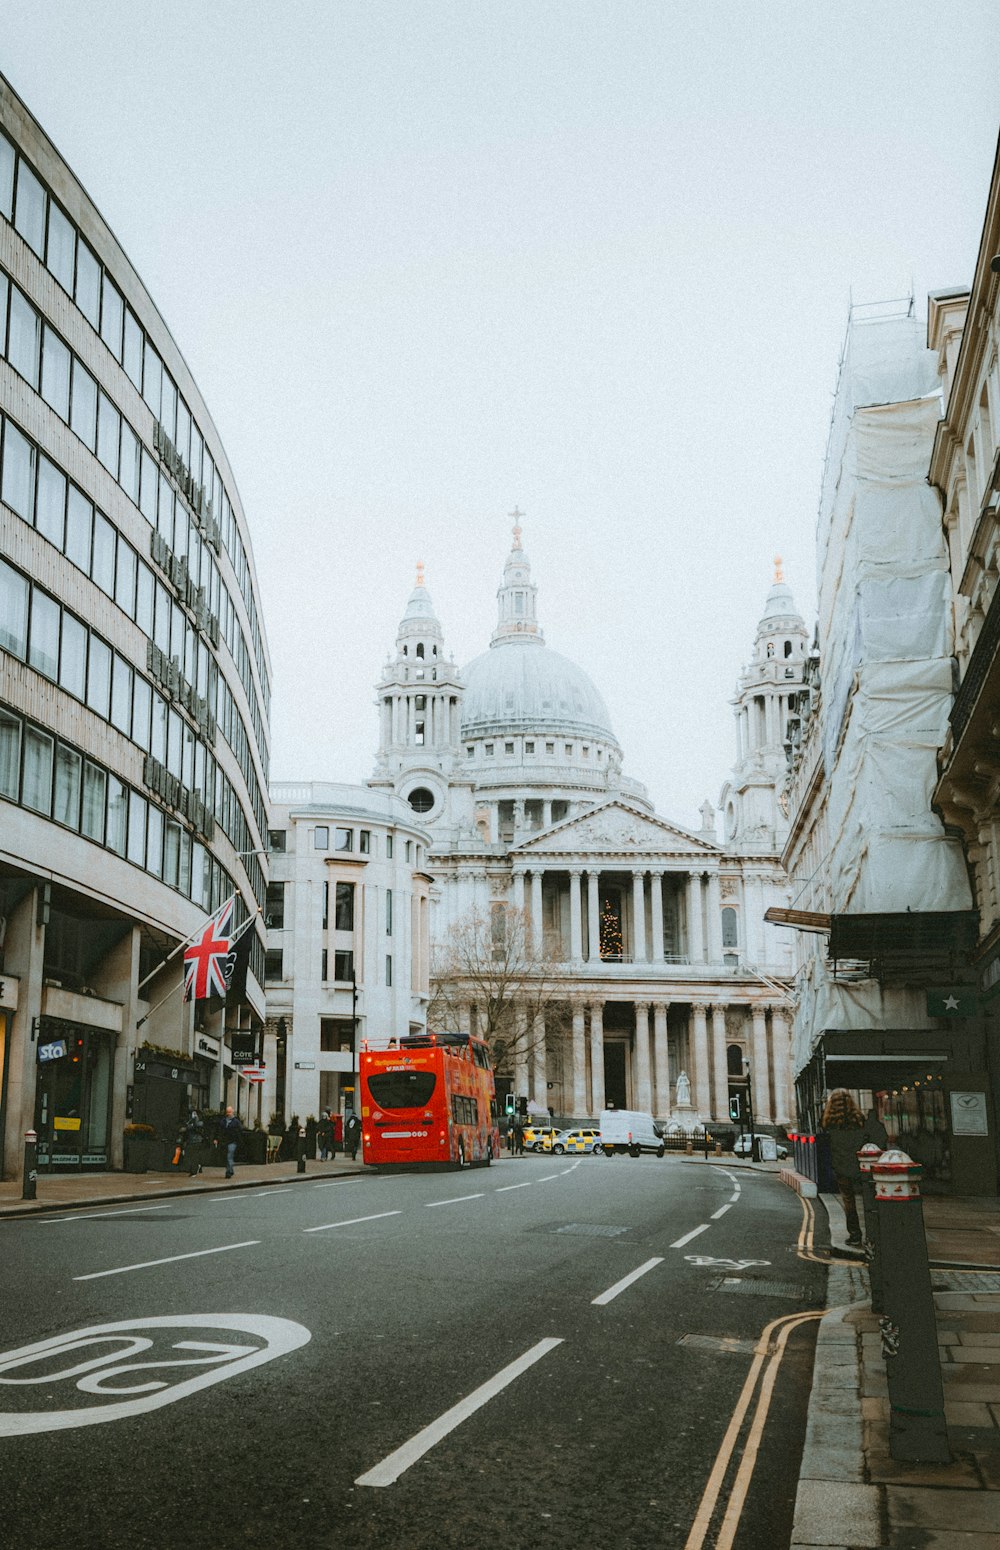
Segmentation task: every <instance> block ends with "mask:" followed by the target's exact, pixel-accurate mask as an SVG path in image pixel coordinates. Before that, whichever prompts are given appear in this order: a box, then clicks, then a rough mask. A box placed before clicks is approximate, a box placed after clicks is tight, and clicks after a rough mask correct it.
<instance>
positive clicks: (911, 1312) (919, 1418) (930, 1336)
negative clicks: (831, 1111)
mask: <svg viewBox="0 0 1000 1550" xmlns="http://www.w3.org/2000/svg"><path fill="white" fill-rule="evenodd" d="M922 1172H923V1169H922V1168H921V1167H920V1164H919V1163H915V1162H914V1161H913V1159H912V1157H907V1155H906V1153H905V1152H901V1151H898V1150H896V1149H895V1148H892V1149H890V1150H888V1151H885V1152H883V1153H882V1156H881V1157H880V1158H879V1160H878V1162H877V1163H874V1164H873V1165H872V1175H873V1178H874V1181H875V1209H876V1211H877V1212H878V1219H879V1225H878V1232H879V1254H880V1257H881V1261H882V1298H883V1304H884V1308H885V1312H884V1313H883V1315H882V1317H881V1318H880V1320H879V1328H880V1329H881V1331H882V1355H883V1356H884V1357H885V1367H886V1377H887V1379H888V1383H889V1452H890V1453H891V1454H892V1457H893V1458H894V1459H907V1460H910V1461H912V1462H917V1463H925V1464H932V1463H933V1464H948V1463H950V1462H951V1449H950V1448H949V1446H948V1429H947V1427H946V1425H945V1419H944V1386H943V1384H942V1382H941V1363H940V1358H939V1356H938V1335H937V1320H936V1318H935V1314H934V1294H933V1292H932V1291H931V1272H930V1265H929V1263H928V1258H927V1237H926V1234H925V1232H924V1208H923V1204H922V1202H921V1199H920V1184H919V1179H920V1175H921V1173H922Z"/></svg>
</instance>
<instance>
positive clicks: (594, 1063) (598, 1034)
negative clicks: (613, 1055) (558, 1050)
mask: <svg viewBox="0 0 1000 1550" xmlns="http://www.w3.org/2000/svg"><path fill="white" fill-rule="evenodd" d="M590 1090H591V1101H592V1104H593V1109H594V1113H595V1115H596V1114H600V1112H601V1110H602V1109H603V1108H604V1002H603V1001H592V1002H591V1003H590Z"/></svg>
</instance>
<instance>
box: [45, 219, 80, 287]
mask: <svg viewBox="0 0 1000 1550" xmlns="http://www.w3.org/2000/svg"><path fill="white" fill-rule="evenodd" d="M45 262H46V264H48V266H49V273H50V274H53V275H55V277H56V279H57V280H58V281H59V284H60V285H61V286H62V288H63V290H64V291H67V292H68V293H69V295H70V296H72V294H73V273H74V270H75V269H76V232H75V230H74V228H73V223H72V221H68V220H67V219H66V217H65V215H63V213H62V211H61V210H60V208H59V206H58V205H57V204H55V203H54V202H53V201H52V200H51V199H50V200H49V240H48V245H47V247H46V249H45Z"/></svg>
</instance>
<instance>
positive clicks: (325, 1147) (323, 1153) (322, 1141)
mask: <svg viewBox="0 0 1000 1550" xmlns="http://www.w3.org/2000/svg"><path fill="white" fill-rule="evenodd" d="M316 1140H317V1141H318V1142H319V1160H320V1162H326V1161H327V1159H328V1157H329V1156H330V1152H331V1150H333V1147H334V1140H333V1120H332V1119H331V1118H330V1111H329V1110H328V1109H324V1110H323V1117H322V1119H321V1120H320V1122H319V1124H318V1125H317V1126H316Z"/></svg>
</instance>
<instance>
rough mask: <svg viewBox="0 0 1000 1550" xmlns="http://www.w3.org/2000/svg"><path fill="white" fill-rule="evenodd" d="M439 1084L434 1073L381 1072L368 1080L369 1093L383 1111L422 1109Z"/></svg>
mask: <svg viewBox="0 0 1000 1550" xmlns="http://www.w3.org/2000/svg"><path fill="white" fill-rule="evenodd" d="M436 1083H437V1076H436V1074H435V1073H434V1072H433V1071H381V1072H379V1073H378V1074H375V1073H373V1074H372V1075H371V1076H369V1078H368V1091H369V1092H370V1093H371V1095H372V1099H373V1100H374V1102H375V1103H377V1104H378V1106H379V1108H382V1109H422V1108H424V1107H425V1106H426V1105H427V1104H428V1103H429V1102H430V1100H431V1095H432V1093H433V1092H434V1088H435V1085H436Z"/></svg>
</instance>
